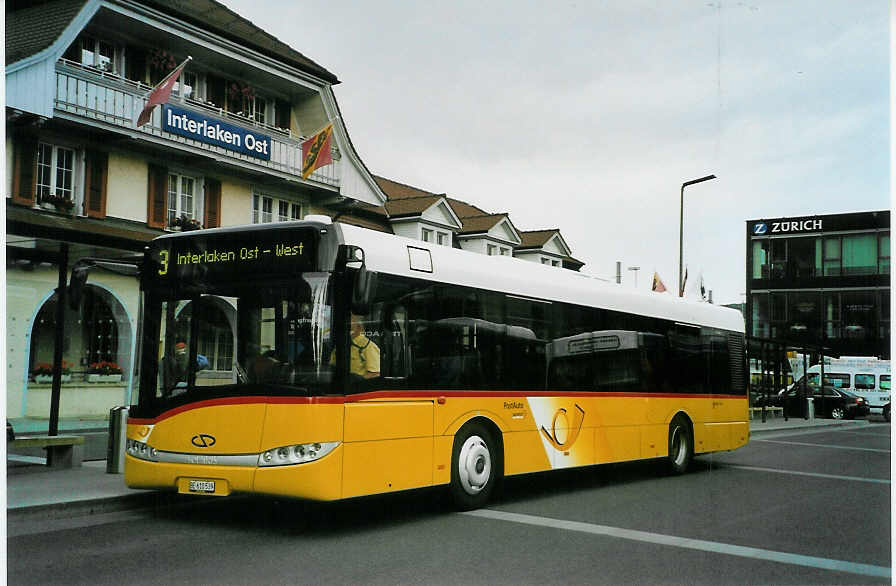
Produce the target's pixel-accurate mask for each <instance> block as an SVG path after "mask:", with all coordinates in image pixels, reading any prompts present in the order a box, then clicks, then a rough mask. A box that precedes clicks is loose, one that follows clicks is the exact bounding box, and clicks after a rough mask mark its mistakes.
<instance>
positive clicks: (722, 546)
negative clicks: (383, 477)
mask: <svg viewBox="0 0 896 586" xmlns="http://www.w3.org/2000/svg"><path fill="white" fill-rule="evenodd" d="M463 514H464V515H470V516H473V517H482V518H485V519H494V520H498V521H509V522H511V523H522V524H525V525H536V526H539V527H550V528H552V529H563V530H566V531H577V532H579V533H590V534H592V535H603V536H606V537H617V538H620V539H629V540H632V541H642V542H646V543H655V544H657V545H667V546H671V547H681V548H684V549H693V550H698V551H708V552H711V553H721V554H725V555H733V556H738V557H744V558H751V559H757V560H764V561H770V562H779V563H783V564H791V565H795V566H805V567H808V568H818V569H822V570H831V571H834V572H848V573H850V574H859V575H862V576H875V577H879V578H890V577H891V570H890V568H889V567H886V566H874V565H871V564H859V563H855V562H847V561H842V560H834V559H829V558H820V557H814V556H808V555H799V554H794V553H786V552H781V551H772V550H769V549H759V548H756V547H745V546H742V545H732V544H728V543H718V542H715V541H705V540H702V539H689V538H687V537H676V536H674V535H663V534H661V533H648V532H646V531H635V530H632V529H622V528H620V527H608V526H606V525H595V524H592V523H581V522H579V521H564V520H562V519H550V518H548V517H536V516H534V515H522V514H519V513H508V512H505V511H495V510H491V509H479V510H476V511H468V512H466V513H463Z"/></svg>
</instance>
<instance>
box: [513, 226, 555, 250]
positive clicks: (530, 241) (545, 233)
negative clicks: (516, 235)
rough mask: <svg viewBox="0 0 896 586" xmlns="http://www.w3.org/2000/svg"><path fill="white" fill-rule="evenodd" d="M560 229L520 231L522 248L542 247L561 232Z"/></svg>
mask: <svg viewBox="0 0 896 586" xmlns="http://www.w3.org/2000/svg"><path fill="white" fill-rule="evenodd" d="M559 233H560V230H559V229H557V228H551V229H550V230H530V231H528V232H524V231H520V240H521V242H520V248H541V247H542V246H544V245H545V244H547V243H548V240H550V239H551V238H553V237H554V234H559Z"/></svg>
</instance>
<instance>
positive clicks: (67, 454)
mask: <svg viewBox="0 0 896 586" xmlns="http://www.w3.org/2000/svg"><path fill="white" fill-rule="evenodd" d="M83 446H84V437H83V436H80V435H32V436H21V437H17V438H16V439H14V440H12V441H11V442H7V444H6V451H7V453H9V452H10V451H11V450H10V448H44V449H45V450H46V451H47V466H50V467H52V468H72V467H76V466H80V465H81V460H82V459H83V452H84V447H83Z"/></svg>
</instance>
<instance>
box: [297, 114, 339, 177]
mask: <svg viewBox="0 0 896 586" xmlns="http://www.w3.org/2000/svg"><path fill="white" fill-rule="evenodd" d="M332 137H333V125H332V124H328V125H327V127H326V128H324V129H323V130H321V131H320V132H318V133H317V134H315V135H314V136H312V137H311V138H309V139H308V140H306V141H305V142H303V143H302V179H307V178H308V176H309V175H311V173H313V172H314V170H315V169H317V168H319V167H323V166H324V165H329V164H330V163H332V162H333V155H332V154H331V153H330V139H331V138H332Z"/></svg>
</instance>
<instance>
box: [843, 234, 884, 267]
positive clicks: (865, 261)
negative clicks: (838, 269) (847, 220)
mask: <svg viewBox="0 0 896 586" xmlns="http://www.w3.org/2000/svg"><path fill="white" fill-rule="evenodd" d="M842 261H843V275H844V276H847V275H873V274H875V273H876V272H877V261H878V256H877V237H876V236H875V235H874V234H857V235H854V236H844V237H843V249H842Z"/></svg>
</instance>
